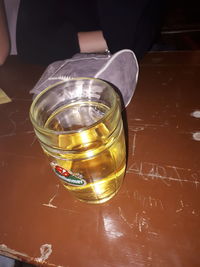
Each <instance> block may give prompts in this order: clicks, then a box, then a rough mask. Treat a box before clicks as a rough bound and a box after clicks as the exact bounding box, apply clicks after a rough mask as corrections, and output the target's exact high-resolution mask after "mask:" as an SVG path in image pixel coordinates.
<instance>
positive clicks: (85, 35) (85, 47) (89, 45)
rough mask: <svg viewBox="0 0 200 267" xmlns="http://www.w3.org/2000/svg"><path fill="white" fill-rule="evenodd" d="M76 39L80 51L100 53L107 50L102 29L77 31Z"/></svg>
mask: <svg viewBox="0 0 200 267" xmlns="http://www.w3.org/2000/svg"><path fill="white" fill-rule="evenodd" d="M78 41H79V47H80V52H81V53H101V52H105V51H106V50H108V47H107V43H106V40H105V39H104V37H103V33H102V31H90V32H79V33H78Z"/></svg>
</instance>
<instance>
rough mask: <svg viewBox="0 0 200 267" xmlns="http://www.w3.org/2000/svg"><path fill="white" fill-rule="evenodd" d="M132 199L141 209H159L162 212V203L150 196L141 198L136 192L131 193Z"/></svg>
mask: <svg viewBox="0 0 200 267" xmlns="http://www.w3.org/2000/svg"><path fill="white" fill-rule="evenodd" d="M133 197H134V199H135V200H136V201H139V202H140V203H141V205H142V207H143V208H150V209H154V208H155V209H161V210H164V206H163V203H162V201H161V200H160V199H158V198H154V197H152V196H150V195H149V196H143V195H141V194H140V193H139V192H138V191H134V192H133Z"/></svg>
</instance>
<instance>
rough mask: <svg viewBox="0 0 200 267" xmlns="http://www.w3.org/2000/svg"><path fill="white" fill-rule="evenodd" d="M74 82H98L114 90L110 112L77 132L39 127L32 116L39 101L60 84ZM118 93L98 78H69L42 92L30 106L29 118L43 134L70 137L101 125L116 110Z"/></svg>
mask: <svg viewBox="0 0 200 267" xmlns="http://www.w3.org/2000/svg"><path fill="white" fill-rule="evenodd" d="M73 80H94V81H95V80H96V81H98V82H100V83H102V84H105V85H106V86H108V87H109V88H111V89H112V91H113V95H114V96H115V97H114V99H113V105H112V106H111V108H110V109H109V110H108V112H106V113H105V114H104V115H103V116H102V117H101V118H100V119H99V120H97V121H96V122H94V123H92V124H90V125H88V126H84V127H81V128H80V129H76V130H68V131H55V130H51V129H48V128H44V127H42V126H39V125H38V124H37V122H36V120H35V119H34V117H33V116H32V113H33V110H34V108H35V105H36V103H37V101H38V99H39V98H40V97H41V96H42V95H43V94H45V93H46V92H47V91H50V90H52V89H53V88H54V87H56V86H57V85H60V84H63V83H67V82H71V81H73ZM117 98H118V97H117V93H116V92H115V90H114V88H113V87H112V85H110V84H109V83H108V82H106V81H104V80H101V79H98V78H92V77H91V78H90V77H76V78H68V79H67V80H64V81H60V82H56V83H54V84H52V85H49V86H48V87H46V88H45V89H44V90H42V91H41V92H40V93H39V94H38V95H37V96H36V97H35V98H34V100H33V102H32V103H31V106H30V109H29V117H30V120H31V122H32V124H33V126H34V128H35V129H36V130H37V131H39V132H43V133H47V134H49V133H51V134H54V135H69V134H75V133H80V132H82V131H86V130H88V129H90V128H92V127H94V126H95V125H97V124H98V123H100V122H101V121H103V120H104V119H105V118H106V117H108V116H109V115H110V114H111V113H112V112H113V110H114V109H115V108H116V103H117Z"/></svg>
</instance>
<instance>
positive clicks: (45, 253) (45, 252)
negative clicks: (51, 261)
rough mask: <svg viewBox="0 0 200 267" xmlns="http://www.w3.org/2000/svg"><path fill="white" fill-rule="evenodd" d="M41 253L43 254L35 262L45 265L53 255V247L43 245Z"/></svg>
mask: <svg viewBox="0 0 200 267" xmlns="http://www.w3.org/2000/svg"><path fill="white" fill-rule="evenodd" d="M40 253H41V256H40V257H39V258H35V261H37V262H40V263H44V262H45V260H47V259H48V258H49V256H50V255H51V253H52V245H51V244H43V245H42V246H41V247H40Z"/></svg>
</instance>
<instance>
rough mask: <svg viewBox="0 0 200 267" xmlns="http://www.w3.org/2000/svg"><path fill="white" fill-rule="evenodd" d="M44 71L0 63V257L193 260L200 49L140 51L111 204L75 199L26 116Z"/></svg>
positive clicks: (199, 261) (69, 264)
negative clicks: (123, 157)
mask: <svg viewBox="0 0 200 267" xmlns="http://www.w3.org/2000/svg"><path fill="white" fill-rule="evenodd" d="M43 70H44V68H43V67H41V66H36V65H30V64H25V63H23V62H21V61H20V60H19V59H18V58H17V57H10V58H9V59H8V61H7V63H6V64H5V65H4V66H3V67H0V88H2V89H3V90H4V91H5V92H6V93H7V95H8V96H9V97H11V99H12V102H11V103H8V104H2V105H0V254H2V255H7V256H10V257H13V258H17V259H20V260H23V261H26V262H31V263H34V264H36V265H44V266H64V267H93V266H95V267H96V266H97V267H112V266H113V267H115V266H117V267H118V266H119V267H124V266H125V267H126V266H153V267H157V266H162V267H165V266H170V267H171V266H178V267H179V266H181V267H182V266H188V267H189V266H190V267H191V266H192V267H193V266H200V254H199V253H200V52H198V51H196V52H166V53H163V52H160V53H149V54H147V55H146V56H145V57H144V59H143V60H142V62H140V74H139V81H138V85H137V89H136V92H135V94H134V97H133V99H132V102H131V103H130V105H129V106H128V108H127V119H128V147H129V153H128V163H127V171H126V176H125V179H124V183H123V186H122V187H121V189H120V191H119V193H118V194H117V195H116V196H115V197H114V198H113V199H111V200H110V201H108V202H106V203H104V204H100V205H92V204H86V203H82V202H79V201H78V200H76V199H74V198H73V197H72V196H71V195H70V194H69V193H68V192H67V191H66V190H65V189H64V187H63V186H62V185H60V182H59V181H58V179H57V177H56V176H55V175H54V174H53V172H52V170H51V169H50V167H49V165H48V162H47V159H46V157H45V155H44V154H43V152H42V150H41V148H40V146H39V144H38V141H37V140H36V138H35V135H34V132H33V128H32V125H31V123H30V121H29V107H30V104H31V96H30V95H29V90H30V89H31V88H32V87H33V85H34V84H35V83H36V81H37V80H38V79H39V77H40V75H41V74H42V72H43Z"/></svg>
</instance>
